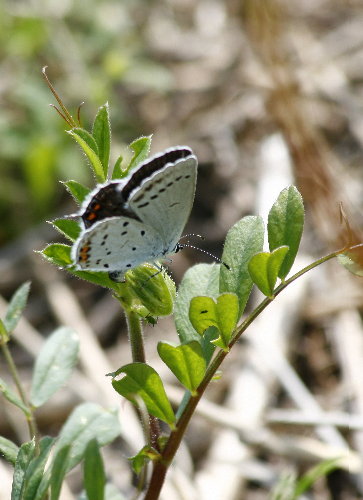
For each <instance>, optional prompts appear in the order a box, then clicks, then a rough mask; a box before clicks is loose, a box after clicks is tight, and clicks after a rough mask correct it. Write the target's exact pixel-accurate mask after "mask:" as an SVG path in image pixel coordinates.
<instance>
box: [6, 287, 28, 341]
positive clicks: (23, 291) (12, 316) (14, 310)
mask: <svg viewBox="0 0 363 500" xmlns="http://www.w3.org/2000/svg"><path fill="white" fill-rule="evenodd" d="M29 290H30V281H26V282H25V283H23V284H22V285H21V286H20V287H19V288H18V289H17V290H16V292H15V293H14V295H13V296H12V297H11V299H10V302H9V305H8V308H7V310H6V314H5V318H4V326H5V328H6V330H7V332H8V333H11V332H12V331H13V330H14V328H15V327H16V325H17V324H18V321H19V319H20V317H21V315H22V313H23V310H24V308H25V306H26V303H27V300H28V295H29Z"/></svg>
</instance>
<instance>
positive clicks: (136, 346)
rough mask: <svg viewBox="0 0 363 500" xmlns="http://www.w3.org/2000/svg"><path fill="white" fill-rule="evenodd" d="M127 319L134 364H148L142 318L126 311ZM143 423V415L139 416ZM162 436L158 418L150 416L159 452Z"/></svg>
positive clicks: (151, 437)
mask: <svg viewBox="0 0 363 500" xmlns="http://www.w3.org/2000/svg"><path fill="white" fill-rule="evenodd" d="M125 314H126V319H127V329H128V333H129V339H130V344H131V355H132V361H133V362H134V363H146V356H145V349H144V339H143V334H142V323H141V318H140V316H139V315H138V314H136V313H135V312H134V311H127V310H125ZM139 417H140V420H141V423H142V422H143V418H142V415H139ZM159 436H160V426H159V421H158V419H157V418H156V417H154V416H153V415H150V414H149V441H150V444H151V446H152V447H154V448H155V449H156V450H158V451H159V443H158V439H159Z"/></svg>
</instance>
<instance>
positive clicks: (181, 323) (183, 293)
mask: <svg viewBox="0 0 363 500" xmlns="http://www.w3.org/2000/svg"><path fill="white" fill-rule="evenodd" d="M218 281H219V264H198V265H196V266H193V267H191V268H190V269H188V271H187V272H186V273H185V274H184V277H183V279H182V282H181V283H180V286H179V289H178V294H177V296H176V301H175V306H174V319H175V325H176V329H177V332H178V335H179V338H180V341H181V343H182V344H185V343H188V342H190V341H191V340H196V341H197V342H199V343H201V345H202V349H203V353H204V358H205V359H206V361H207V363H208V362H209V361H210V358H211V357H212V354H213V351H214V346H213V345H212V344H211V343H210V338H209V339H208V340H207V339H206V336H204V337H203V338H201V337H200V335H199V334H198V333H197V332H196V331H195V330H194V328H193V325H192V324H191V322H190V319H189V303H190V301H191V299H192V298H193V297H195V296H197V295H209V296H210V297H215V298H217V297H218V295H219V290H218ZM213 335H215V331H213V332H212V333H211V334H210V336H213ZM210 336H209V337H210ZM207 337H208V335H207Z"/></svg>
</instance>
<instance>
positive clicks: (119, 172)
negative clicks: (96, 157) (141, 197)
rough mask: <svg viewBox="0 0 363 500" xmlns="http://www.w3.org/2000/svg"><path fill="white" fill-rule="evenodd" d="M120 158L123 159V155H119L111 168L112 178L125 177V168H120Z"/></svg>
mask: <svg viewBox="0 0 363 500" xmlns="http://www.w3.org/2000/svg"><path fill="white" fill-rule="evenodd" d="M122 160H123V157H122V156H121V155H120V156H119V157H118V158H117V160H116V163H115V165H114V167H113V170H112V180H115V179H122V177H126V175H127V170H126V169H125V170H123V169H122Z"/></svg>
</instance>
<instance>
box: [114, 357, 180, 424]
mask: <svg viewBox="0 0 363 500" xmlns="http://www.w3.org/2000/svg"><path fill="white" fill-rule="evenodd" d="M120 373H125V374H126V375H125V376H124V377H123V378H122V379H121V380H115V377H116V376H117V375H119V374H120ZM110 375H112V377H113V380H112V386H113V388H114V389H115V390H116V391H117V392H118V393H119V394H121V396H123V397H124V398H126V399H128V400H129V401H131V402H132V403H133V404H134V405H135V406H138V401H137V396H138V397H140V398H141V399H142V400H143V402H144V404H145V406H146V408H147V410H148V412H149V413H150V414H151V415H154V417H157V418H159V419H160V420H162V421H163V422H166V423H167V424H169V425H170V427H172V428H174V422H175V415H174V412H173V409H172V407H171V404H170V402H169V399H168V397H167V395H166V393H165V389H164V385H163V383H162V381H161V378H160V376H159V374H158V373H157V372H156V371H155V370H154V368H152V367H151V366H149V365H147V364H145V363H130V364H128V365H125V366H122V367H121V368H119V369H118V370H117V371H116V372H115V373H112V374H110Z"/></svg>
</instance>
